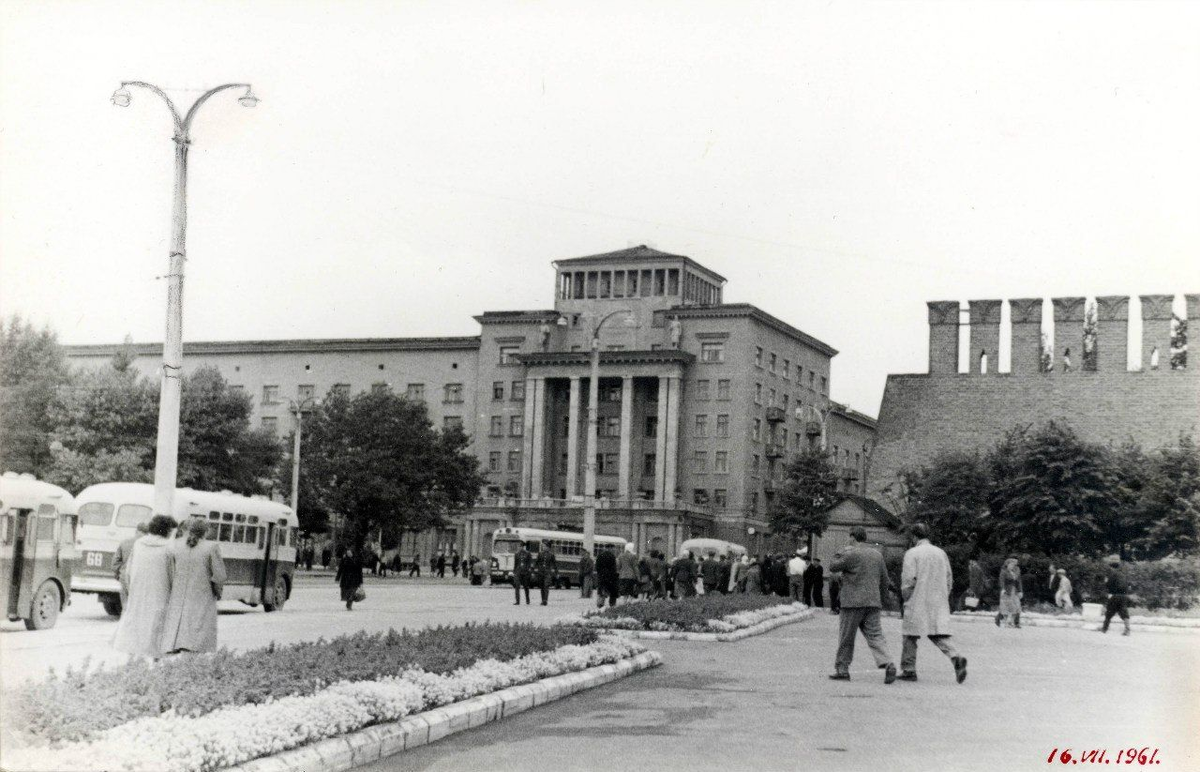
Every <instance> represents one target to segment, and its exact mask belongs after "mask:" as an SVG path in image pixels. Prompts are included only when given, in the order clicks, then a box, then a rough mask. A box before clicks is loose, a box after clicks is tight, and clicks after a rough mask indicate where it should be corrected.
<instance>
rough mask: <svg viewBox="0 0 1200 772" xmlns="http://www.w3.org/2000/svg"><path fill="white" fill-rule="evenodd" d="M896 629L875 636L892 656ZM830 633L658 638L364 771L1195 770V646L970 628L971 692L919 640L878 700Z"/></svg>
mask: <svg viewBox="0 0 1200 772" xmlns="http://www.w3.org/2000/svg"><path fill="white" fill-rule="evenodd" d="M899 626H900V624H899V620H885V621H884V630H885V633H886V635H887V636H888V639H889V642H890V644H891V646H892V648H894V649H897V650H898V648H899V638H898V637H897V636H898V635H899ZM835 633H836V617H830V616H828V615H820V616H818V617H817V618H815V619H814V620H813V621H810V622H805V623H801V624H796V625H789V626H786V627H782V628H779V629H777V630H775V631H773V632H771V633H768V634H766V635H763V636H759V637H757V638H751V639H747V640H746V641H743V642H741V643H737V644H705V643H699V644H698V643H685V642H674V641H667V642H657V641H656V642H654V646H653V648H655V649H657V650H659V651H661V652H662V653H663V655H664V659H665V664H664V665H663V666H662V667H660V668H656V669H655V670H652V671H648V672H645V673H640V674H638V675H635V676H632V677H630V678H627V679H624V680H622V681H619V682H617V683H615V684H610V685H608V686H605V687H601V688H599V689H596V690H592V691H589V692H585V693H582V694H578V695H575V696H573V697H570V698H567V699H566V700H563V701H560V702H557V703H554V704H552V705H549V706H546V707H544V708H538V709H535V710H532V711H529V712H527V713H523V714H521V715H518V716H515V717H514V718H512V719H508V720H505V721H502V722H500V723H497V724H489V725H488V726H486V727H481V728H479V729H475V730H471V731H468V732H466V733H463V734H460V735H455V736H454V737H450V738H447V739H444V740H442V741H439V742H438V743H435V744H433V745H430V746H428V747H426V748H420V749H417V750H415V751H413V752H411V753H405V754H401V755H399V756H394V757H392V758H391V759H388V760H384V761H382V762H379V763H377V764H373V765H370V766H367V767H363V768H361V769H360V770H359V772H398V771H401V770H403V771H405V772H407V771H410V770H411V771H416V770H421V771H422V772H426V771H428V772H440V771H442V770H463V769H476V770H478V769H487V770H554V771H555V772H568V771H569V770H640V769H654V770H684V769H687V770H692V771H694V770H696V769H705V770H749V769H754V770H791V769H805V770H869V771H870V772H880V770H888V771H889V772H893V771H903V770H914V771H917V770H919V771H920V772H928V770H960V771H969V770H987V772H997V771H1004V772H1007V771H1008V770H1013V771H1017V770H1034V769H1047V768H1054V767H1060V768H1061V765H1059V764H1057V763H1056V764H1055V765H1054V766H1053V767H1051V766H1049V765H1047V763H1046V758H1047V756H1048V755H1049V754H1050V751H1051V749H1052V748H1055V747H1058V748H1065V747H1071V748H1073V749H1076V750H1079V749H1085V748H1092V747H1096V748H1110V749H1111V750H1110V751H1109V753H1108V758H1109V760H1110V762H1111V761H1112V759H1113V758H1114V757H1115V753H1116V750H1117V748H1119V747H1127V746H1130V745H1136V746H1137V747H1139V748H1140V747H1142V746H1147V745H1148V746H1152V747H1154V746H1157V747H1159V748H1161V750H1160V752H1159V760H1160V761H1161V762H1162V763H1161V764H1159V765H1157V766H1156V767H1155V769H1158V770H1195V769H1200V735H1198V734H1197V732H1196V729H1197V726H1200V722H1198V721H1197V719H1198V718H1200V636H1193V635H1168V634H1157V635H1156V634H1152V633H1145V634H1142V635H1134V636H1131V637H1129V638H1122V637H1120V636H1114V635H1113V634H1111V633H1110V634H1109V635H1107V636H1101V635H1099V634H1098V633H1095V632H1086V631H1082V630H1064V629H1047V628H1040V629H1037V628H1027V629H1023V630H1010V629H1003V630H1000V629H997V628H995V627H992V626H984V625H978V624H971V625H967V624H964V625H961V626H960V627H959V628H958V635H956V638H957V639H958V640H959V643H960V646H961V648H962V649H963V651H964V653H966V654H967V655H968V656H969V657H970V675H969V677H968V679H967V682H966V683H965V684H963V685H961V686H959V685H957V684H955V683H954V678H953V672H952V670H951V668H950V666H949V664H948V661H947V660H946V659H945V658H944V657H943V656H942V655H941V654H940V653H939V652H937V651H936V649H934V648H933V647H932V645H929V644H928V642H926V643H925V644H924V645H922V646H921V650H920V660H919V668H920V677H921V680H920V681H919V682H918V683H915V684H914V683H904V682H897V683H895V684H893V685H891V686H884V685H883V681H882V674H881V673H880V672H879V671H877V670H875V669H874V668H873V667H872V663H871V661H870V656H869V654H868V652H867V651H866V650H865V648H864V647H863V646H862V645H861V642H860V645H859V648H858V651H857V658H856V662H855V666H854V668H853V669H852V677H853V679H854V680H853V681H851V682H850V683H845V682H834V681H830V680H829V679H828V678H826V675H827V674H828V673H829V672H830V671H831V669H832V658H833V647H834V645H835V640H836V635H835ZM1068 766H1075V767H1076V768H1081V767H1080V766H1079V765H1068ZM1084 766H1088V765H1084ZM1101 766H1104V765H1101ZM1108 766H1109V767H1110V768H1111V766H1112V765H1111V763H1110V764H1109V765H1108Z"/></svg>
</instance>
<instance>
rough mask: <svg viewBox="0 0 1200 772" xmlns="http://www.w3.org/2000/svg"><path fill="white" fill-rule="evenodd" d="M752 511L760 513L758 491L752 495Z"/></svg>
mask: <svg viewBox="0 0 1200 772" xmlns="http://www.w3.org/2000/svg"><path fill="white" fill-rule="evenodd" d="M750 511H751V512H757V511H758V491H754V492H753V493H751V494H750Z"/></svg>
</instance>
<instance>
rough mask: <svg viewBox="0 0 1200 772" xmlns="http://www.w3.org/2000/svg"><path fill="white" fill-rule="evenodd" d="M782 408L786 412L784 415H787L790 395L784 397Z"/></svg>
mask: <svg viewBox="0 0 1200 772" xmlns="http://www.w3.org/2000/svg"><path fill="white" fill-rule="evenodd" d="M782 407H783V412H784V413H787V409H788V395H787V394H784V395H783V405H782Z"/></svg>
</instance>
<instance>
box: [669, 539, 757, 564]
mask: <svg viewBox="0 0 1200 772" xmlns="http://www.w3.org/2000/svg"><path fill="white" fill-rule="evenodd" d="M679 551H680V552H690V553H692V555H693V556H694V557H697V558H698V557H700V556H702V555H707V556H708V557H716V556H718V555H728V556H729V559H730V560H740V559H741V557H742V555H745V554H746V548H745V547H743V546H742V545H740V544H734V543H733V542H731V541H725V540H724V539H688V540H687V541H685V542H684V543H683V544H680V545H679Z"/></svg>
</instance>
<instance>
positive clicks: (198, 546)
mask: <svg viewBox="0 0 1200 772" xmlns="http://www.w3.org/2000/svg"><path fill="white" fill-rule="evenodd" d="M187 525H188V535H187V537H186V538H182V539H175V540H174V541H173V542H171V545H170V547H168V549H169V550H170V551H171V553H172V555H173V556H174V567H175V572H174V574H172V576H171V595H170V599H169V600H168V601H167V613H166V617H165V619H164V620H163V642H162V650H163V651H166V652H173V651H194V652H199V651H216V650H217V600H219V599H220V597H221V589H222V588H223V587H224V586H225V561H223V560H222V559H221V551H220V549H219V548H218V547H217V543H216V542H213V541H207V540H206V539H205V538H204V535H205V531H206V530H207V527H208V524H207V523H206V522H205V521H204V520H201V519H199V518H189V520H188V523H187Z"/></svg>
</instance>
